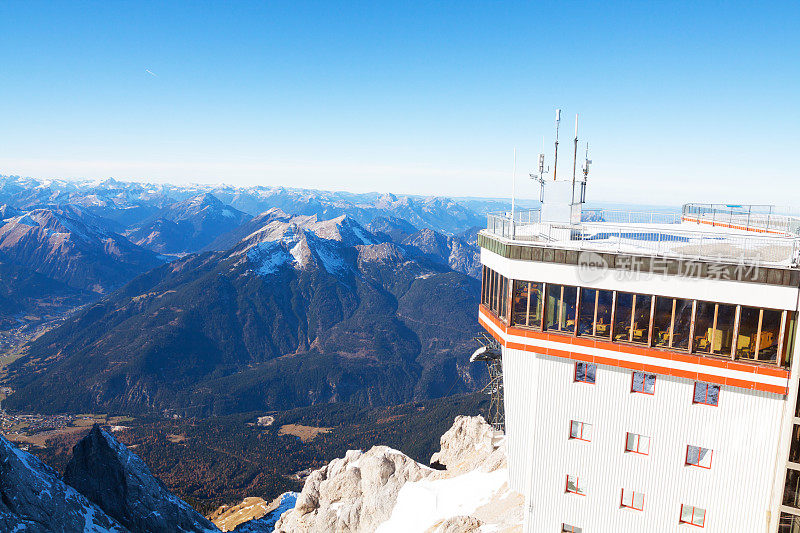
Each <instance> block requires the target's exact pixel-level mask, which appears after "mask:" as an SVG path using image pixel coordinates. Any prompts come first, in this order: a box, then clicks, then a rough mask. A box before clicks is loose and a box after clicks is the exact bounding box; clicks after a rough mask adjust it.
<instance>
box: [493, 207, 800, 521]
mask: <svg viewBox="0 0 800 533" xmlns="http://www.w3.org/2000/svg"><path fill="white" fill-rule="evenodd" d="M546 212H548V211H547V210H546V209H543V210H542V211H533V212H530V211H523V212H516V213H514V214H513V215H511V214H509V213H505V214H499V215H489V220H488V225H487V229H485V230H483V231H481V233H480V235H479V244H480V246H481V248H482V249H481V261H482V263H483V290H482V296H481V305H480V310H479V321H480V323H481V324H482V325H483V327H484V328H485V329H486V330H487V331H488V332H489V333H490V334H491V335H492V336H493V337H494V338H495V339H496V340H497V341H498V343H499V344H500V345H501V346H502V364H503V379H504V390H505V415H506V419H505V421H506V433H507V436H508V449H509V466H510V477H511V484H512V488H514V489H515V490H517V491H519V492H521V493H523V494H524V495H525V497H526V509H527V516H526V526H525V527H526V531H528V532H537V533H538V532H542V533H551V532H552V533H557V532H560V531H570V532H573V531H574V532H581V533H598V532H612V533H617V532H661V531H669V532H674V531H678V532H680V531H696V530H697V529H698V528H703V529H704V530H706V531H709V532H714V533H717V532H719V533H731V532H743V533H755V532H768V533H774V532H778V531H779V532H781V533H783V532H793V533H795V532H800V518H798V519H797V522H796V523H795V519H794V517H800V418H798V416H797V415H799V414H800V409H798V402H797V397H798V370H799V368H798V366H799V365H800V356H798V354H796V353H795V352H796V351H797V349H798V348H797V347H798V345H800V343H798V342H797V338H796V337H797V335H798V331H797V329H798V328H796V316H797V311H798V300H799V299H800V289H799V288H800V263H799V262H798V257H799V256H800V238H799V237H798V235H797V226H798V219H796V218H794V217H792V216H788V215H785V214H779V213H777V211H776V210H775V209H773V208H769V207H766V208H765V207H757V206H714V205H692V204H690V205H687V206H684V210H683V213H682V214H679V215H678V214H676V215H668V214H642V213H622V212H608V211H606V212H586V211H584V212H583V214H582V218H581V220H582V222H580V223H575V213H574V210H573V211H572V214H571V218H572V223H571V222H570V221H569V220H563V222H559V221H558V220H553V219H551V218H550V217H546V216H542V214H541V213H546Z"/></svg>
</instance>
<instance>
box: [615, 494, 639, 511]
mask: <svg viewBox="0 0 800 533" xmlns="http://www.w3.org/2000/svg"><path fill="white" fill-rule="evenodd" d="M621 505H622V507H627V508H629V509H636V510H637V511H641V510H643V509H644V493H642V492H636V491H635V490H630V489H622V504H621Z"/></svg>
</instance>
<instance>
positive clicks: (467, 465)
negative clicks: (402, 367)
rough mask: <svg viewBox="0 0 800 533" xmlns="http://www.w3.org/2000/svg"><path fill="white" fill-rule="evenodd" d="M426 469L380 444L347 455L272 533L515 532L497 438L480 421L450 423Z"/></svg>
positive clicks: (321, 474) (517, 520)
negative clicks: (440, 468)
mask: <svg viewBox="0 0 800 533" xmlns="http://www.w3.org/2000/svg"><path fill="white" fill-rule="evenodd" d="M431 463H432V464H437V465H440V466H443V467H444V469H442V470H437V469H433V468H430V467H428V466H425V465H422V464H419V463H417V462H415V461H413V460H412V459H410V458H409V457H407V456H406V455H404V454H402V453H400V452H398V451H396V450H393V449H391V448H387V447H385V446H376V447H374V448H372V449H370V450H369V451H367V452H365V453H362V452H360V451H357V450H351V451H349V452H347V454H346V455H345V457H344V458H341V459H335V460H333V461H331V462H330V463H329V464H328V465H326V466H324V467H323V468H321V469H319V470H316V471H314V472H313V473H312V474H311V475H310V476H309V478H308V479H307V480H306V483H305V486H304V487H303V490H302V492H301V493H300V496H299V497H298V498H297V502H296V505H295V507H294V508H293V509H292V510H290V511H288V512H287V513H285V514H284V515H283V516H282V517H281V519H280V520H279V521H278V522H277V524H276V526H275V531H276V532H280V533H290V532H291V533H316V532H327V531H350V532H353V533H367V532H374V531H377V532H382V533H387V532H407V531H426V532H470V531H474V532H478V531H500V532H512V531H521V525H522V505H523V498H522V497H521V496H520V495H519V494H516V493H514V492H513V491H511V490H510V489H509V487H508V472H507V466H506V459H505V442H504V439H503V438H502V435H498V434H496V433H495V432H494V430H493V429H492V428H491V426H489V425H488V424H487V423H486V421H485V420H484V419H483V418H482V417H463V416H459V417H457V418H456V420H455V422H454V424H453V426H452V428H450V430H448V431H447V432H446V433H445V434H444V435H443V436H442V438H441V450H440V451H439V452H437V453H436V454H434V455H433V457H431Z"/></svg>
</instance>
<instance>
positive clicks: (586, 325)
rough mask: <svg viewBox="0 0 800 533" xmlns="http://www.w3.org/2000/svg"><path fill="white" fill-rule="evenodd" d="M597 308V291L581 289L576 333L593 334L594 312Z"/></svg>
mask: <svg viewBox="0 0 800 533" xmlns="http://www.w3.org/2000/svg"><path fill="white" fill-rule="evenodd" d="M595 309H597V291H596V290H595V289H581V308H580V313H579V316H578V333H579V334H580V335H594V312H595Z"/></svg>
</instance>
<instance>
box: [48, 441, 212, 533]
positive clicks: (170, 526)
mask: <svg viewBox="0 0 800 533" xmlns="http://www.w3.org/2000/svg"><path fill="white" fill-rule="evenodd" d="M64 481H65V482H66V483H67V484H68V485H70V486H71V487H73V488H74V489H75V490H77V491H78V492H80V493H81V494H82V495H84V496H85V497H86V498H88V499H89V500H90V501H91V502H92V503H94V504H95V505H97V506H98V507H99V508H100V509H102V510H103V511H104V512H105V513H106V514H107V515H109V516H111V517H112V518H114V519H115V520H117V521H118V522H119V523H120V524H122V525H123V526H124V527H126V528H127V529H129V530H130V531H132V532H140V531H141V532H151V531H153V532H155V531H185V532H213V531H218V529H217V528H216V526H214V524H212V523H211V522H209V521H208V520H206V519H205V518H204V517H203V516H202V515H200V514H199V513H197V511H195V510H194V509H192V508H191V507H190V506H189V505H187V504H186V503H185V502H183V501H182V500H180V499H178V498H176V497H175V496H174V495H173V494H172V493H170V492H169V491H168V490H167V489H166V487H164V485H163V483H161V482H160V481H159V480H158V479H156V478H155V477H153V475H152V474H151V473H150V469H149V468H147V465H145V464H144V462H143V461H142V460H141V459H140V458H139V457H138V456H137V455H135V454H134V453H132V452H130V451H129V450H128V449H127V448H126V447H125V446H123V445H122V444H121V443H119V442H118V441H117V440H116V439H114V437H112V436H111V435H110V434H108V433H106V432H105V431H103V430H101V429H100V428H99V427H98V426H94V427H93V428H92V431H91V432H90V433H89V434H88V435H87V436H86V437H84V438H83V440H81V441H80V442H79V443H78V444H77V445H76V446H75V448H74V449H73V450H72V459H71V460H70V462H69V463H68V464H67V468H66V470H65V472H64Z"/></svg>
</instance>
